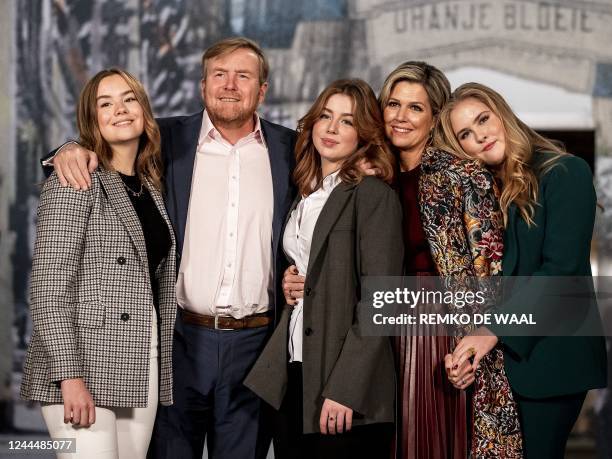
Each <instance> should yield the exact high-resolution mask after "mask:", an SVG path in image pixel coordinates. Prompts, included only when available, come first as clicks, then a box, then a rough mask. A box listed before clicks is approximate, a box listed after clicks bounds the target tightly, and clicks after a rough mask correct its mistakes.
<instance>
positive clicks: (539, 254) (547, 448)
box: [436, 83, 606, 459]
mask: <svg viewBox="0 0 612 459" xmlns="http://www.w3.org/2000/svg"><path fill="white" fill-rule="evenodd" d="M436 135H437V137H438V140H439V142H441V144H442V145H445V146H446V149H447V150H449V151H453V152H455V153H456V154H457V155H459V156H462V157H471V158H476V159H478V160H480V161H481V162H482V163H484V164H485V165H486V166H487V167H488V168H489V169H490V170H491V171H492V172H493V173H494V175H495V177H496V179H497V180H498V182H499V184H500V185H501V187H500V192H501V195H500V205H501V208H502V211H503V214H504V223H505V236H504V244H505V247H504V257H503V263H502V268H503V274H504V276H590V275H591V268H590V262H589V256H590V243H591V236H592V233H593V225H594V219H595V207H596V195H595V191H594V188H593V183H592V175H591V170H590V169H589V166H588V165H587V164H586V162H585V161H583V160H582V159H580V158H578V157H576V156H573V155H570V154H568V153H566V152H565V151H563V150H562V149H561V148H559V147H558V146H557V145H555V144H554V143H553V142H551V141H549V140H548V139H546V138H544V137H542V136H540V135H539V134H537V133H536V132H535V131H533V130H532V129H531V128H529V127H528V126H527V125H525V124H524V123H523V122H522V121H521V120H519V119H518V118H517V117H516V115H515V114H514V113H513V112H512V110H511V108H510V107H509V105H508V104H507V103H506V101H505V100H504V99H503V98H502V97H501V96H500V95H499V94H498V93H496V92H495V91H494V90H492V89H490V88H488V87H486V86H483V85H481V84H477V83H467V84H464V85H462V86H460V87H459V88H457V89H456V90H455V92H454V93H453V95H452V96H451V100H450V102H449V103H448V104H447V106H446V107H445V108H444V110H443V111H442V113H441V115H440V124H439V126H438V129H437V132H436ZM587 308H588V309H589V311H587V313H588V314H589V315H590V317H595V320H594V322H596V323H595V325H594V326H595V327H596V328H597V327H599V326H600V323H599V317H598V315H597V311H596V304H595V303H594V302H591V303H589V304H587ZM513 311H514V312H517V311H519V309H512V306H510V312H513ZM521 312H523V311H521ZM592 326H593V324H591V327H592ZM573 334H575V335H576V336H545V337H543V336H538V337H533V336H503V330H502V329H500V328H498V327H495V326H493V325H492V326H490V327H489V328H487V329H479V330H478V335H480V336H476V334H474V335H473V336H466V337H464V338H463V339H462V340H461V341H460V342H459V343H458V345H457V347H456V348H455V350H454V352H453V354H452V355H449V356H447V365H446V366H447V371H448V374H449V378H450V380H451V381H452V382H453V384H454V385H455V386H456V387H459V388H465V387H467V386H469V385H470V384H472V383H473V381H474V379H473V377H472V376H471V374H470V373H465V374H463V373H464V372H462V373H461V374H459V372H458V371H457V370H455V369H454V367H455V365H458V364H460V363H461V362H462V361H463V360H465V359H466V358H470V357H471V356H473V357H474V360H473V369H475V368H476V367H477V365H478V363H479V362H480V360H481V359H482V357H483V356H484V355H486V354H487V353H489V352H490V351H491V350H492V349H493V348H494V346H495V345H496V344H497V343H498V342H500V341H501V343H502V345H503V348H504V362H505V369H506V373H507V375H508V379H509V382H510V386H511V388H512V391H513V394H514V397H515V399H516V401H517V403H518V408H519V417H520V422H521V429H522V432H523V452H524V457H525V458H538V459H545V458H562V457H563V456H564V451H565V444H566V442H567V438H568V436H569V434H570V431H571V429H572V427H573V425H574V423H575V421H576V419H577V417H578V415H579V413H580V409H581V407H582V404H583V402H584V398H585V396H586V393H587V391H588V390H589V389H593V388H598V387H605V386H606V350H605V344H604V339H603V337H601V336H578V335H585V333H584V331H583V330H580V329H578V330H576V331H575V332H574V333H573Z"/></svg>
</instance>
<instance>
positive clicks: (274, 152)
mask: <svg viewBox="0 0 612 459" xmlns="http://www.w3.org/2000/svg"><path fill="white" fill-rule="evenodd" d="M203 114H204V112H203V111H201V112H198V113H195V114H193V115H188V116H176V117H169V118H158V119H157V122H158V124H159V128H160V132H161V140H162V155H163V158H164V167H165V169H164V182H165V186H166V188H165V190H166V195H165V198H166V208H167V209H168V215H169V216H170V220H171V221H172V225H173V226H174V229H175V232H176V233H175V234H176V240H177V256H178V261H177V270H178V267H179V266H180V257H181V253H182V250H183V241H184V239H185V228H186V226H187V213H188V210H189V198H190V194H191V182H192V178H193V166H194V162H195V156H196V150H197V146H198V139H199V136H200V130H201V128H202V117H203ZM260 121H261V129H262V131H263V136H264V139H265V143H266V147H267V150H268V157H269V160H270V172H271V175H272V188H273V193H274V211H273V217H272V241H271V250H272V253H273V257H274V258H273V260H274V266H273V269H274V273H273V279H274V280H273V282H274V286H275V289H274V294H272V295H271V298H270V305H271V307H274V306H275V305H277V304H278V305H283V304H284V298H283V295H282V289H281V287H280V285H281V281H282V273H283V272H284V270H285V268H286V267H287V264H286V260H285V258H284V257H283V256H282V253H281V250H279V246H280V244H279V243H280V237H281V229H282V226H283V222H284V219H285V216H286V215H287V212H288V210H289V207H290V206H291V203H292V201H293V198H294V197H295V194H296V189H295V186H294V185H293V183H292V181H291V174H292V173H293V169H294V167H295V155H294V152H293V150H294V146H295V140H296V134H295V131H293V130H291V129H288V128H286V127H283V126H280V125H278V124H274V123H271V122H269V121H266V120H265V119H263V118H260ZM279 309H280V308H279ZM177 329H178V331H179V332H180V322H177Z"/></svg>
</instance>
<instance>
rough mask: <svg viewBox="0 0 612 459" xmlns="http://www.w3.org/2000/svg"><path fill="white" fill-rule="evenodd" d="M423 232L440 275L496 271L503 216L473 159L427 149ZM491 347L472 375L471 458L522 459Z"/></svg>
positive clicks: (487, 177)
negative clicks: (474, 379)
mask: <svg viewBox="0 0 612 459" xmlns="http://www.w3.org/2000/svg"><path fill="white" fill-rule="evenodd" d="M419 204H420V212H421V221H422V224H423V229H424V231H425V234H426V236H427V240H428V242H429V245H430V248H431V253H432V258H433V260H434V262H435V264H436V266H437V268H438V273H439V275H440V276H443V277H448V278H451V279H458V278H459V279H468V278H471V279H473V278H474V277H479V278H485V277H489V276H498V275H501V273H502V265H501V261H502V255H503V231H504V226H503V218H502V213H501V210H500V208H499V203H498V201H497V190H496V185H495V181H494V179H493V177H492V176H491V174H490V173H489V172H488V171H487V170H486V169H484V168H483V167H482V166H481V165H480V164H479V163H477V162H476V161H471V160H466V159H460V158H458V157H456V156H454V155H452V154H451V153H448V152H446V151H443V150H438V149H435V148H428V149H427V150H426V151H425V152H424V153H423V158H422V160H421V178H420V181H419ZM503 359H504V357H503V352H502V350H501V349H499V348H498V347H496V348H495V349H493V351H491V352H490V353H489V354H488V355H487V356H485V357H484V358H483V359H482V360H481V363H480V365H479V368H478V370H477V371H476V382H475V387H474V391H475V392H474V398H473V410H472V412H473V423H474V425H473V430H472V432H473V438H472V442H471V445H472V451H471V454H472V457H475V458H481V457H498V458H519V457H522V436H521V430H520V424H519V418H518V411H517V407H516V402H515V401H514V399H513V396H512V391H511V389H510V385H509V383H508V379H507V377H506V374H505V371H504V360H503Z"/></svg>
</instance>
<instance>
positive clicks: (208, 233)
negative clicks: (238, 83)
mask: <svg viewBox="0 0 612 459" xmlns="http://www.w3.org/2000/svg"><path fill="white" fill-rule="evenodd" d="M255 117H256V122H255V129H254V131H253V132H252V133H250V134H249V135H247V136H246V137H244V138H242V139H240V140H239V141H238V142H237V143H236V144H235V145H232V144H230V143H229V142H228V141H226V140H225V139H224V138H223V137H222V136H221V134H220V133H219V131H217V129H215V127H214V126H213V124H212V122H211V120H210V117H209V116H208V113H207V112H206V111H204V116H203V119H202V129H201V131H200V137H199V140H198V147H197V153H196V157H195V163H194V167H193V178H192V181H191V194H190V198H189V210H188V214H187V227H186V229H185V241H184V243H183V255H182V259H181V266H180V269H179V274H178V279H177V284H176V296H177V301H178V304H179V306H181V307H182V308H184V309H186V310H189V311H192V312H196V313H199V314H206V315H216V314H219V315H230V316H232V317H235V318H237V319H239V318H242V317H245V316H248V315H251V314H255V313H261V312H266V311H267V310H268V309H269V307H270V293H271V292H272V289H273V281H272V268H273V265H272V217H273V211H274V195H273V189H272V173H271V171H270V159H269V156H268V150H267V147H266V145H265V141H264V137H263V133H262V131H261V123H260V121H259V117H258V116H257V115H255Z"/></svg>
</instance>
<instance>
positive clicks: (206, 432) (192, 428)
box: [149, 317, 271, 459]
mask: <svg viewBox="0 0 612 459" xmlns="http://www.w3.org/2000/svg"><path fill="white" fill-rule="evenodd" d="M177 320H181V319H180V317H179V318H178V319H177ZM180 326H181V328H182V332H181V333H178V332H175V337H174V349H173V359H174V361H173V365H174V391H173V392H174V404H173V405H172V406H160V407H159V409H158V412H157V418H156V421H155V428H154V431H153V438H152V443H151V447H150V448H149V457H154V458H156V459H157V458H159V459H162V458H163V459H176V458H181V459H189V458H197V459H201V457H202V453H203V449H204V440H205V438H206V439H207V440H208V443H207V446H208V457H209V458H211V459H259V458H265V457H266V454H267V451H268V449H269V446H270V439H271V424H270V422H271V420H270V419H269V416H270V411H269V410H265V409H262V408H263V405H264V403H263V402H262V401H261V400H260V399H259V398H258V397H257V396H256V395H255V394H254V393H253V392H251V391H250V390H249V389H247V388H246V387H245V386H244V385H243V384H242V381H243V380H244V378H245V377H246V375H247V373H248V372H249V370H250V369H251V367H252V366H253V364H254V363H255V360H257V357H258V356H259V354H260V353H261V351H262V349H263V347H264V344H265V342H266V339H267V337H268V336H269V328H268V327H261V328H251V329H244V330H228V331H225V330H211V329H208V328H204V327H200V326H198V325H191V324H185V323H182V324H180ZM266 414H267V416H268V419H265V417H266Z"/></svg>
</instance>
